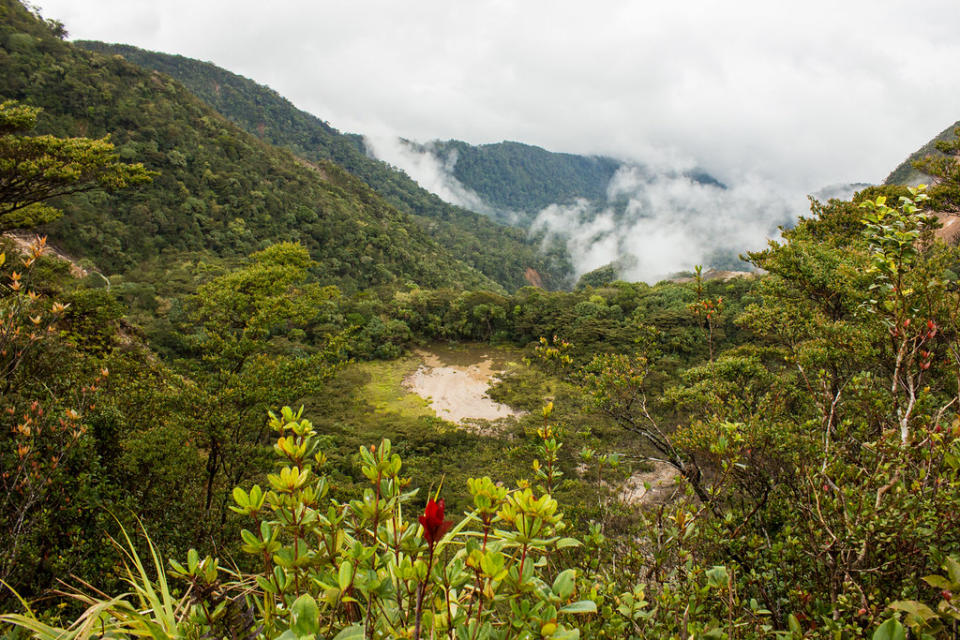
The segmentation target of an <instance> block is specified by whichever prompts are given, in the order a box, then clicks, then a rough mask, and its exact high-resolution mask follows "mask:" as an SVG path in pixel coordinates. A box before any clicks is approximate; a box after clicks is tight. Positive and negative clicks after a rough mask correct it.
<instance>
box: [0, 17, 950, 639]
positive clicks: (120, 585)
mask: <svg viewBox="0 0 960 640" xmlns="http://www.w3.org/2000/svg"><path fill="white" fill-rule="evenodd" d="M0 19H2V21H0V65H2V66H0V69H2V70H3V75H2V76H0V95H2V97H3V98H4V100H2V101H0V229H2V230H9V229H17V230H20V231H22V232H23V233H21V234H19V235H14V236H13V237H9V236H7V235H3V236H0V638H14V639H17V640H21V639H26V638H30V639H31V640H93V639H94V638H117V639H126V638H146V637H149V638H152V639H153V640H174V639H176V640H181V639H183V638H191V639H200V638H210V639H215V640H311V639H313V638H334V639H335V640H360V639H361V638H371V639H376V640H386V639H387V638H408V639H411V640H422V639H425V638H447V639H448V640H453V639H456V640H481V639H482V640H518V639H524V640H526V639H532V638H541V639H544V640H546V639H549V640H578V639H579V638H591V639H592V638H597V639H598V640H646V639H648V638H717V639H720V640H723V639H726V640H735V639H737V640H787V639H789V640H807V639H809V640H837V639H839V640H848V639H849V640H852V639H854V638H863V637H872V638H873V639H874V640H906V638H918V639H921V640H928V639H933V640H941V639H943V640H950V639H952V640H956V637H957V629H958V624H960V607H958V604H957V603H958V600H957V594H958V593H960V413H958V407H960V390H958V385H957V381H958V380H960V357H958V354H960V311H958V310H960V276H958V275H957V274H958V273H960V247H958V246H957V245H956V244H953V243H948V242H943V241H942V239H943V238H942V236H940V235H938V234H940V233H941V231H942V229H940V228H939V227H940V224H941V220H944V219H945V217H944V216H943V215H942V212H949V211H955V210H958V209H960V164H958V162H957V159H958V158H960V139H955V140H949V141H944V142H942V143H940V144H938V145H937V149H938V150H939V151H941V152H942V154H943V155H941V156H938V157H936V158H933V159H926V160H922V161H920V162H919V163H918V167H919V168H920V169H921V170H923V171H925V172H927V173H928V174H929V175H931V176H932V177H934V178H936V183H935V184H934V185H933V186H931V187H930V188H929V189H926V190H925V189H910V188H906V187H903V186H893V185H883V186H871V187H867V188H866V189H863V190H861V191H860V192H859V193H857V194H855V195H854V196H853V197H852V198H851V199H850V200H842V199H839V198H836V199H831V200H829V201H828V202H826V203H821V202H818V201H816V200H814V201H813V202H812V203H811V211H810V214H809V215H808V216H806V217H803V218H800V219H799V220H797V221H796V223H795V224H794V225H792V226H790V227H789V228H784V229H783V230H782V232H781V233H780V235H779V236H778V237H777V238H776V239H775V240H771V241H769V242H768V243H767V244H766V246H765V248H764V249H762V250H759V251H752V252H751V251H748V252H747V254H746V257H745V259H746V260H748V261H749V262H750V264H751V265H752V266H753V267H755V268H756V271H755V272H754V273H752V274H746V275H744V274H741V275H742V276H743V277H730V278H727V277H711V276H718V275H721V274H716V273H714V274H709V273H707V272H704V271H703V270H702V269H701V268H700V267H697V268H696V269H695V270H694V271H693V272H692V273H691V275H690V277H689V278H684V279H682V280H680V279H678V280H677V281H662V282H659V283H657V284H654V285H649V284H645V283H642V282H634V283H630V282H625V281H622V280H617V279H616V278H617V276H618V269H617V267H616V265H611V266H607V267H601V268H599V269H593V270H590V271H588V273H587V274H586V275H585V276H584V277H583V278H581V280H580V283H579V285H578V287H577V288H576V289H575V290H574V291H547V290H544V289H542V288H538V287H521V288H519V289H518V290H516V291H514V292H507V291H502V290H499V291H498V290H496V289H498V288H499V287H498V285H497V284H496V283H494V282H493V281H492V280H491V279H490V278H488V277H486V276H484V275H483V274H481V273H479V272H478V271H476V270H475V269H473V268H472V267H471V266H469V265H467V264H464V263H463V262H461V261H459V260H457V257H458V256H457V253H456V252H462V251H465V249H463V247H462V246H460V245H456V244H453V245H451V246H452V248H450V247H441V246H440V245H439V244H438V243H437V242H436V241H435V240H434V239H433V238H431V237H429V236H428V235H427V234H426V232H425V231H424V225H428V223H429V220H430V219H429V218H427V217H426V216H424V217H421V218H420V219H419V220H417V221H414V219H413V218H412V217H411V216H410V215H408V214H407V213H404V212H401V211H398V210H397V209H395V208H394V207H392V206H391V205H389V204H388V203H387V202H385V201H384V199H383V198H382V197H381V196H380V195H378V194H377V193H375V192H374V191H373V190H371V188H370V187H369V186H368V185H367V183H365V182H364V181H363V180H361V179H360V178H357V177H354V176H353V175H351V174H350V173H348V172H347V171H346V170H344V169H343V168H341V167H340V166H339V165H337V164H335V163H333V162H332V161H330V160H327V159H324V158H321V157H319V156H318V157H316V158H312V159H310V158H307V157H304V156H295V155H293V154H291V153H290V152H289V150H284V149H279V148H276V147H273V146H271V145H270V144H268V142H266V141H264V140H262V139H259V138H257V137H256V136H254V135H251V134H249V133H247V132H245V131H243V130H241V129H239V128H238V127H237V126H236V125H234V124H233V123H231V122H229V121H228V120H226V119H224V118H223V117H222V116H221V115H220V114H219V113H217V112H216V111H214V110H213V109H212V108H211V107H210V106H209V105H208V104H206V103H204V102H202V101H200V100H199V99H198V98H196V97H195V96H193V94H191V93H189V92H188V91H187V89H185V88H184V87H183V86H182V85H181V84H179V83H178V82H177V81H176V80H174V79H172V78H170V77H169V76H167V75H164V74H162V73H160V72H156V71H147V70H144V69H143V68H141V67H138V66H135V65H133V64H132V63H130V62H129V61H128V60H126V59H123V58H121V57H118V56H109V55H108V56H104V55H102V54H98V53H93V52H88V51H84V50H80V49H78V48H77V47H74V46H72V45H70V44H67V43H64V42H63V41H62V40H61V37H62V35H63V33H64V30H63V26H62V25H60V24H59V23H57V22H55V21H44V20H42V19H41V18H40V17H39V16H38V15H36V10H31V9H30V8H29V7H28V6H26V5H21V4H19V3H16V2H12V1H11V0H0ZM191 64H192V63H191ZM242 86H248V85H245V84H244V85H242ZM251 95H259V94H256V93H255V94H251ZM6 98H11V99H10V100H6ZM255 103H256V100H255V99H254V100H253V102H252V103H250V104H253V105H255ZM280 106H283V105H282V104H281V105H280ZM251 109H252V111H251V113H253V112H254V111H255V109H253V107H251ZM38 119H39V121H38ZM311 126H313V125H311ZM44 131H45V132H50V133H52V134H54V135H38V133H39V132H44ZM108 133H109V134H111V135H112V139H113V141H114V142H115V143H116V144H117V145H118V148H117V153H116V154H114V153H113V149H112V147H111V145H110V144H109V143H108V142H107V141H105V140H103V139H98V137H99V136H103V135H105V134H108ZM78 134H80V135H79V136H78ZM278 135H279V133H278ZM285 135H286V134H285ZM66 136H77V137H71V138H67V137H66ZM88 136H92V137H88ZM334 139H337V138H334ZM301 151H303V150H301ZM463 152H464V153H467V154H468V155H469V153H470V150H469V149H467V148H464V149H463ZM491 152H492V153H493V154H494V155H495V156H496V155H500V154H501V152H502V153H503V155H502V156H501V157H506V156H508V155H509V154H512V153H516V154H517V157H518V158H519V157H527V155H528V154H529V153H531V152H530V149H529V148H527V147H523V146H515V147H514V146H510V145H508V146H506V147H496V148H494V149H492V150H491ZM458 153H459V152H458ZM532 153H533V156H536V157H540V158H541V159H542V160H543V162H542V163H540V164H535V165H529V166H528V169H529V170H530V172H531V173H530V174H529V175H533V174H534V173H536V171H541V172H548V170H549V167H551V166H553V167H554V168H555V169H556V170H557V171H560V170H561V169H560V168H558V167H559V166H562V165H563V163H564V162H566V160H565V159H564V158H560V159H558V158H556V157H547V156H542V155H541V154H539V152H532ZM141 161H142V162H143V163H144V164H145V165H146V167H144V166H142V165H140V164H138V163H139V162H141ZM555 161H557V162H560V165H553V164H552V163H554V162H555ZM518 162H520V160H518ZM572 162H573V164H576V162H574V161H572ZM369 166H370V167H374V166H378V165H369ZM566 166H567V167H568V168H571V170H573V169H575V168H576V167H575V166H573V165H566ZM531 167H532V168H531ZM593 169H597V167H596V166H595V167H593ZM593 169H590V171H593ZM631 171H632V174H631V175H632V183H631V184H626V185H624V184H621V185H620V191H619V193H621V194H622V195H623V197H624V198H630V197H632V196H638V197H637V200H638V201H639V199H640V198H639V195H638V193H639V191H643V190H644V189H650V188H651V187H656V186H657V184H656V182H650V181H648V180H647V176H645V175H643V174H642V172H641V171H640V168H637V167H634V168H633V169H632V170H631ZM588 173H589V172H588ZM396 175H400V174H396ZM582 175H586V174H582ZM628 177H630V176H628ZM676 177H677V175H674V176H672V177H671V176H667V175H666V174H660V178H661V179H663V180H665V181H667V182H668V184H666V185H665V186H666V187H674V186H676V183H674V182H670V180H673V179H675V178H676ZM149 180H152V182H149ZM694 180H696V178H694V177H692V176H691V177H681V179H680V182H681V183H682V185H683V186H686V187H691V186H692V187H693V188H694V190H695V191H696V192H697V193H696V195H697V196H698V198H700V199H704V200H713V199H720V198H723V197H725V196H726V195H727V194H728V192H729V191H733V190H734V188H735V187H732V188H731V189H729V190H728V189H724V188H723V187H722V186H721V185H715V184H713V183H710V182H709V178H707V177H701V178H700V180H705V181H707V182H705V183H702V182H697V183H694ZM613 182H624V181H623V180H617V178H614V179H613ZM628 182H629V181H628ZM711 185H712V186H711ZM581 186H582V185H581ZM660 186H661V187H662V186H664V185H662V184H661V185H660ZM491 188H492V187H491ZM410 193H413V192H410ZM531 193H533V192H531ZM555 193H559V192H555ZM608 193H617V191H616V190H612V189H611V190H610V191H608ZM512 197H516V194H514V196H512ZM671 202H675V201H671ZM640 204H642V203H639V202H638V204H637V206H638V207H639V205H640ZM728 204H729V203H728ZM611 206H612V205H611ZM31 207H34V208H32V209H31ZM626 208H629V207H625V209H626ZM58 209H59V210H62V211H63V212H64V215H63V217H62V218H61V219H60V220H57V221H55V222H52V223H51V222H50V221H51V220H52V219H53V218H54V216H56V214H57V213H58V211H57V210H58ZM666 209H667V210H669V211H671V212H674V211H676V210H677V208H676V207H675V206H674V205H672V204H671V205H670V206H669V207H666ZM444 210H446V211H452V212H456V210H455V209H449V208H448V209H444ZM550 210H551V208H549V207H548V211H550ZM438 211H439V210H438ZM573 211H574V208H572V207H561V206H555V207H552V213H553V214H554V215H555V217H556V218H557V219H558V220H559V222H565V221H566V219H564V218H563V216H564V215H566V214H568V213H570V212H573ZM697 211H700V210H697ZM725 211H727V212H731V211H734V209H733V207H729V208H727V209H725ZM461 213H462V212H460V213H457V215H458V216H459V215H460V214H461ZM582 213H584V215H586V214H588V213H589V212H588V211H584V212H582ZM464 215H466V214H464ZM602 215H608V216H613V215H614V213H613V212H612V211H607V212H603V213H602ZM938 216H939V219H938ZM463 219H467V218H463ZM478 219H479V218H478ZM721 222H722V223H723V224H727V225H728V224H729V219H728V218H724V220H722V221H721ZM428 226H429V225H428ZM449 228H450V229H460V227H456V226H451V227H449ZM479 228H480V227H478V229H479ZM496 228H497V227H494V226H492V225H489V226H486V227H483V229H484V230H485V231H484V233H487V232H488V231H486V230H490V229H496ZM612 228H613V230H612V231H611V233H620V231H619V230H618V229H617V228H616V227H612ZM44 230H47V231H49V232H50V233H51V235H52V237H54V238H55V239H56V241H57V243H58V244H59V245H60V248H64V249H67V250H70V251H73V252H75V253H77V254H78V255H82V256H85V257H86V259H87V260H89V261H92V262H94V263H95V264H96V266H98V267H100V268H105V269H107V270H108V271H111V270H115V271H122V273H109V274H108V275H109V276H110V277H102V278H101V277H98V276H96V274H93V275H86V274H84V272H83V271H81V270H80V269H76V268H75V265H70V264H68V262H67V261H64V260H62V259H59V258H58V257H56V256H50V255H48V249H49V246H48V245H47V243H46V240H45V238H43V237H41V235H40V234H35V233H34V232H38V231H39V232H41V233H42V232H43V231H44ZM654 230H655V229H653V228H652V227H647V228H641V229H640V231H642V232H644V233H646V232H648V231H651V232H652V231H654ZM457 233H460V231H457ZM489 233H490V234H491V235H490V236H489V237H490V238H495V237H496V235H495V232H493V231H489ZM710 233H715V230H713V229H711V230H710ZM451 234H453V232H451ZM28 236H29V237H28ZM456 237H460V238H464V237H466V236H459V235H458V236H456ZM481 237H483V238H486V237H488V236H480V235H476V236H473V240H472V241H474V242H479V241H480V239H481ZM290 240H293V241H290ZM654 242H657V243H661V244H667V242H666V241H665V240H663V239H659V238H655V239H654ZM677 244H679V243H676V242H675V243H674V245H672V246H676V245H677ZM504 246H505V247H507V249H508V250H511V249H510V247H511V246H517V245H510V244H506V245H504ZM524 246H526V245H524ZM458 247H459V248H458ZM485 255H487V256H488V257H490V258H491V259H492V258H493V257H495V256H496V255H497V254H496V253H495V252H494V251H493V250H491V252H490V253H488V254H485ZM504 259H505V258H504ZM510 264H511V265H514V266H511V267H510V268H511V269H513V268H515V267H516V266H517V265H519V266H523V265H524V264H525V262H524V261H523V260H522V259H518V260H517V261H515V262H511V263H510ZM81 266H82V265H81ZM88 266H89V265H88ZM725 275H728V274H725ZM161 289H163V293H162V294H159V293H158V292H159V291H160V290H161ZM494 360H496V361H497V362H499V363H501V364H498V365H497V367H500V366H501V365H502V367H503V368H502V369H499V368H497V369H495V368H494V366H493V364H492V361H494ZM466 362H473V363H474V364H471V365H470V366H469V367H466V366H460V365H463V364H465V363H466ZM447 365H449V366H447ZM428 370H429V371H430V372H431V373H440V374H442V375H443V376H445V377H446V378H445V379H446V380H447V381H448V382H449V383H450V385H449V387H447V389H459V388H460V387H463V388H468V389H470V390H472V391H471V394H473V395H469V394H468V397H470V398H472V399H474V400H475V399H476V397H478V396H482V394H487V395H486V396H482V397H483V399H484V402H485V401H487V400H490V399H493V400H495V401H496V402H500V403H504V404H506V405H508V406H509V407H510V408H511V411H510V413H511V414H512V415H510V416H509V417H505V418H502V419H498V420H495V421H491V420H488V419H485V418H484V417H483V416H482V415H480V416H478V415H476V414H472V415H471V414H468V413H464V414H463V416H464V417H463V419H462V420H459V421H458V422H456V423H455V422H451V421H450V420H448V417H445V415H444V414H442V413H440V412H438V411H437V410H435V409H436V407H435V406H434V405H433V404H432V400H433V398H432V397H427V396H430V395H435V396H439V395H441V394H439V393H438V394H429V393H427V392H425V391H423V389H422V388H421V389H420V390H419V391H418V392H416V393H414V392H412V391H411V386H414V385H413V383H414V382H415V381H416V380H418V379H421V378H423V377H425V376H426V375H427V373H428ZM494 374H496V376H497V378H496V379H494V378H493V376H494ZM475 383H478V384H475ZM479 383H482V384H479ZM473 392H476V393H473ZM421 394H422V395H421ZM443 394H444V395H447V394H446V391H444V392H443ZM446 399H447V400H450V398H449V397H448V398H446ZM454 403H459V404H462V405H470V404H473V402H472V400H466V401H463V402H460V401H459V399H455V400H454ZM481 404H482V403H481ZM293 407H299V408H293Z"/></svg>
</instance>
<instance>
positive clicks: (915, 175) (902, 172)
mask: <svg viewBox="0 0 960 640" xmlns="http://www.w3.org/2000/svg"><path fill="white" fill-rule="evenodd" d="M957 127H960V121H957V122H954V123H953V124H952V125H950V126H949V127H947V128H946V129H944V130H943V131H941V132H940V133H939V134H937V136H936V137H935V138H933V139H932V140H930V142H928V143H926V144H925V145H923V146H922V147H920V148H919V149H917V150H916V151H914V152H913V153H911V154H910V155H909V156H908V157H907V159H906V160H904V161H903V162H901V163H900V164H899V165H898V166H897V168H896V169H894V170H893V171H891V172H890V175H888V176H887V178H886V180H884V181H883V183H884V184H899V185H908V186H913V185H917V184H920V183H921V182H929V178H928V177H927V176H925V175H924V174H923V173H921V172H920V171H919V170H918V169H916V168H915V167H914V166H913V163H914V162H916V161H917V160H920V159H921V158H925V157H926V156H929V155H933V156H942V155H943V153H942V152H941V151H939V150H937V143H938V142H941V141H943V142H946V141H949V140H953V139H954V138H955V137H956V136H955V134H954V132H955V131H956V129H957Z"/></svg>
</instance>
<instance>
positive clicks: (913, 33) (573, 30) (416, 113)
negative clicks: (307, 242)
mask: <svg viewBox="0 0 960 640" xmlns="http://www.w3.org/2000/svg"><path fill="white" fill-rule="evenodd" d="M37 4H39V6H40V7H41V9H42V13H43V14H44V16H45V17H48V18H56V19H59V20H62V21H63V22H64V23H65V24H66V27H67V29H68V31H69V33H70V37H71V38H84V39H96V40H105V41H107V42H122V43H126V44H132V45H136V46H139V47H143V48H147V49H153V50H157V51H163V52H168V53H179V54H182V55H186V56H189V57H193V58H199V59H201V60H208V61H211V62H213V63H215V64H217V65H220V66H222V67H224V68H226V69H229V70H230V71H233V72H235V73H239V74H241V75H244V76H247V77H249V78H252V79H254V80H256V81H257V82H260V83H262V84H266V85H269V86H270V87H272V88H274V89H275V90H277V91H278V92H279V93H280V94H282V95H283V96H285V97H287V98H289V99H290V100H291V101H292V102H293V103H294V104H296V105H297V106H298V107H300V108H302V109H304V110H307V111H309V112H311V113H314V114H315V115H317V116H319V117H321V118H323V119H324V120H326V121H328V122H329V123H330V124H332V125H333V126H335V127H337V128H339V129H341V130H343V131H351V132H358V133H364V134H368V135H374V136H385V135H398V136H403V137H407V138H412V139H415V140H419V141H426V140H430V139H435V138H442V139H446V138H459V139H462V140H466V141H468V142H472V143H484V142H497V141H500V140H504V139H507V140H518V141H521V142H527V143H531V144H537V145H540V146H543V147H546V148H548V149H551V150H555V151H568V152H575V153H605V154H610V155H615V156H618V157H623V158H629V159H636V160H645V161H651V160H654V159H659V160H662V161H664V162H667V163H668V164H673V163H674V161H676V160H677V159H680V160H681V161H684V162H695V163H697V164H699V165H701V166H703V167H704V168H706V169H707V170H709V171H711V172H712V173H714V175H717V176H719V177H720V178H721V179H724V180H726V181H730V182H737V181H738V180H740V179H743V178H744V177H746V176H753V177H758V178H760V179H764V180H769V181H770V182H772V183H775V184H778V185H782V186H783V188H784V189H785V190H791V191H796V190H805V191H807V192H810V191H815V190H817V189H819V188H820V187H822V186H824V185H827V184H830V183H837V182H853V181H868V182H879V181H880V180H882V179H883V178H884V177H885V176H886V175H887V173H888V172H889V171H890V170H891V169H893V168H894V167H895V166H896V165H897V164H898V163H899V162H900V161H901V160H902V159H903V158H904V157H905V156H906V155H908V154H909V153H911V152H912V151H914V150H915V149H916V148H917V147H919V146H920V145H921V144H923V143H924V142H926V141H927V140H928V139H930V138H931V137H933V136H934V135H935V134H936V133H938V132H939V131H941V130H942V129H944V128H946V127H947V126H949V125H950V124H952V123H953V122H955V121H956V120H958V119H960V74H958V73H957V72H956V70H957V69H958V68H960V38H957V32H958V29H960V2H958V0H910V1H909V2H907V1H904V2H899V1H893V0H871V1H866V0H856V1H844V0H840V1H838V0H831V1H829V2H827V1H821V0H805V1H803V2H800V1H799V0H792V1H790V2H781V1H778V0H723V1H712V0H682V1H669V0H657V1H656V2H651V1H647V0H643V1H634V2H627V1H614V0H591V1H589V2H588V1H585V0H580V1H578V2H567V1H566V0H563V1H558V0H552V1H549V2H540V1H533V0H470V1H469V2H465V1H459V2H458V1H456V0H406V1H404V2H400V1H398V0H348V1H341V2H332V1H327V0H324V1H320V2H317V1H312V2H308V1H306V0H300V1H294V0H273V1H271V2H264V1H263V0H260V1H257V2H248V1H246V0H190V1H186V0H161V1H158V0H37Z"/></svg>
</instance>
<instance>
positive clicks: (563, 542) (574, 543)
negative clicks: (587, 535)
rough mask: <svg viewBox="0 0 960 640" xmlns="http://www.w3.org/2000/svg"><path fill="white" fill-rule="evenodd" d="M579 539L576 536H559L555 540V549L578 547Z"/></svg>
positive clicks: (579, 544)
mask: <svg viewBox="0 0 960 640" xmlns="http://www.w3.org/2000/svg"><path fill="white" fill-rule="evenodd" d="M580 546H582V545H581V543H580V541H579V540H577V539H576V538H560V539H559V540H557V549H566V548H568V547H580Z"/></svg>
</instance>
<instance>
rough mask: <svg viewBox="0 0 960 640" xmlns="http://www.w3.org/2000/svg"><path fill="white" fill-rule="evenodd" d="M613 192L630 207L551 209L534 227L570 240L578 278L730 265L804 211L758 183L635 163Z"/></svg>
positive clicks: (651, 277) (659, 274)
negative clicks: (616, 268)
mask: <svg viewBox="0 0 960 640" xmlns="http://www.w3.org/2000/svg"><path fill="white" fill-rule="evenodd" d="M607 195H608V198H609V200H611V201H613V202H618V201H619V202H620V203H624V204H622V205H621V206H619V207H618V206H609V207H606V208H604V209H602V210H600V211H596V210H594V209H593V207H592V205H591V204H590V203H588V202H586V201H579V202H578V203H576V204H574V205H567V206H564V205H551V206H549V207H547V208H546V209H544V210H543V211H541V212H540V214H539V215H538V216H537V218H536V220H535V221H534V223H533V226H532V227H531V231H532V232H534V233H537V232H544V233H546V234H547V238H548V239H550V238H552V237H559V238H561V239H562V240H564V241H565V242H566V244H567V248H568V249H569V251H570V255H571V258H572V260H573V263H574V268H575V270H576V273H577V275H581V274H583V273H586V272H588V271H592V270H593V269H597V268H599V267H602V266H604V265H606V264H609V263H611V262H617V263H619V264H620V265H621V273H620V276H621V277H623V278H624V279H627V280H643V281H646V282H656V281H657V280H660V279H662V278H664V277H667V276H669V275H671V274H674V273H677V272H679V271H688V270H690V269H692V268H693V267H694V266H695V265H697V264H706V265H711V264H712V265H715V266H726V267H730V266H733V265H731V262H733V261H734V256H737V255H739V254H741V253H743V252H745V251H748V250H751V249H758V248H761V247H763V246H764V244H765V243H766V241H767V239H768V238H771V237H775V236H776V235H777V234H778V229H777V228H778V226H780V225H784V224H788V223H789V222H790V221H791V220H792V219H794V217H795V216H796V215H797V214H798V213H800V212H799V211H798V210H797V209H798V207H797V206H796V202H790V201H788V200H787V199H785V198H784V197H782V196H781V195H778V193H777V192H776V190H775V189H774V188H773V187H772V185H770V184H769V183H766V182H763V181H761V180H759V179H753V180H747V181H745V182H742V183H740V184H737V185H733V186H731V187H728V188H723V187H721V186H718V185H715V184H703V183H700V182H697V181H695V180H693V179H691V178H690V177H687V176H684V175H682V174H680V173H678V172H676V171H657V172H655V173H652V174H651V172H650V171H649V170H647V169H643V168H640V167H635V166H626V167H623V168H622V169H620V170H619V171H618V172H617V174H616V175H615V176H614V177H613V179H612V180H611V181H610V186H609V188H608V194H607ZM735 268H736V267H735ZM739 268H741V269H744V268H746V265H743V266H742V267H739Z"/></svg>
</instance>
